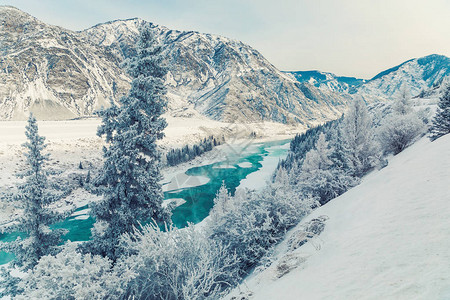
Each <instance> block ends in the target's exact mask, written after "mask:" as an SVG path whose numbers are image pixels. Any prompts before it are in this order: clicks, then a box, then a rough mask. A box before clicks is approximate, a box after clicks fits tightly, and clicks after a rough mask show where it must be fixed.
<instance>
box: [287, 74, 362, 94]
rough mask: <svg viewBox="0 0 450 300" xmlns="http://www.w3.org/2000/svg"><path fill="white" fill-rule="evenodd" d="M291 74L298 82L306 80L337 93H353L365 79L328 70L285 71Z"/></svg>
mask: <svg viewBox="0 0 450 300" xmlns="http://www.w3.org/2000/svg"><path fill="white" fill-rule="evenodd" d="M286 73H288V74H292V76H294V77H295V79H297V81H298V82H308V83H310V84H312V85H314V86H316V87H319V88H327V89H330V90H332V91H335V92H339V93H349V94H353V93H355V92H356V87H358V86H360V85H361V84H363V83H364V82H366V80H364V79H359V78H355V77H346V76H337V75H335V74H333V73H329V72H321V71H317V70H314V71H296V72H286Z"/></svg>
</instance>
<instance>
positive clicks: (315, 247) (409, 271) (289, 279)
mask: <svg viewBox="0 0 450 300" xmlns="http://www.w3.org/2000/svg"><path fill="white" fill-rule="evenodd" d="M319 216H327V217H328V218H329V219H328V220H327V221H325V229H324V231H323V232H322V234H320V235H319V236H317V237H314V238H312V239H310V240H309V241H308V242H307V243H306V244H304V245H303V246H301V247H300V248H297V249H296V250H289V249H290V248H289V246H288V241H289V240H290V239H291V238H292V237H293V236H295V233H296V232H297V233H298V231H299V229H300V228H302V227H301V226H302V225H304V224H305V223H306V222H308V221H311V220H312V219H314V218H317V217H319ZM449 225H450V135H447V136H444V137H442V138H440V139H438V140H436V141H435V142H432V143H431V142H430V141H429V140H428V139H427V138H423V139H421V140H420V141H419V142H417V143H416V144H415V145H413V146H411V147H410V148H408V149H406V150H404V151H403V152H402V153H400V154H399V155H397V156H395V157H393V158H391V159H390V161H389V165H388V166H387V167H386V168H384V169H382V170H380V171H375V172H373V173H371V174H369V175H368V176H366V177H365V178H364V179H363V181H362V183H361V184H360V185H359V186H357V187H355V188H353V189H351V190H350V191H348V192H347V193H345V194H343V195H342V196H340V197H338V198H336V199H334V200H332V201H331V202H329V203H328V204H326V205H324V206H323V207H320V208H318V209H316V210H315V211H314V212H313V213H312V214H311V215H309V216H308V217H307V218H305V219H304V220H303V221H302V222H301V223H300V224H299V225H298V226H297V227H295V228H294V229H293V230H291V231H290V232H289V233H288V234H287V236H286V238H285V240H284V241H283V242H282V243H280V245H278V246H277V247H276V249H275V251H274V254H273V257H272V261H273V263H272V264H271V265H270V267H268V268H266V269H265V270H263V271H260V272H254V273H253V274H251V275H250V276H249V277H248V278H247V279H246V280H245V282H244V283H243V284H241V286H240V287H239V288H237V289H235V291H233V292H232V293H231V294H230V295H229V296H227V297H226V298H228V299H230V298H231V297H232V296H237V295H239V293H240V295H243V294H245V295H246V296H248V297H249V299H286V300H288V299H450V268H449V266H450V251H449V250H448V249H449V248H450V230H449V227H450V226H449ZM283 263H284V264H285V265H286V264H287V265H290V268H291V269H292V270H290V271H289V272H288V273H287V274H286V275H284V276H280V266H281V264H283ZM237 299H240V297H238V298H237Z"/></svg>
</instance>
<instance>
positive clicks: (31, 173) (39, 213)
mask: <svg viewBox="0 0 450 300" xmlns="http://www.w3.org/2000/svg"><path fill="white" fill-rule="evenodd" d="M25 134H26V136H27V139H28V140H27V142H26V143H24V144H23V146H24V147H25V148H26V152H25V157H26V166H25V170H24V171H23V172H20V173H18V174H17V177H19V178H22V179H23V181H22V182H21V183H19V184H18V186H17V190H18V191H17V193H16V194H14V195H12V196H11V198H12V200H13V201H14V202H15V203H16V205H17V206H18V207H19V208H22V209H23V214H22V216H21V217H20V218H19V219H18V220H16V222H14V225H12V226H11V227H8V228H7V231H9V232H24V233H26V235H27V237H26V238H24V239H21V238H18V239H17V240H16V241H14V242H11V243H1V245H0V249H1V250H3V251H6V252H13V253H14V254H15V256H16V259H15V260H14V261H13V264H14V265H15V266H17V267H19V268H21V269H22V270H28V269H30V268H32V267H34V266H35V265H36V264H37V263H38V261H39V259H40V258H41V257H42V256H44V255H48V254H52V255H54V254H56V253H57V252H58V247H57V246H58V244H60V243H61V235H62V234H64V232H65V230H61V229H60V230H50V228H49V225H50V224H53V223H55V222H57V221H59V220H61V219H62V218H64V216H65V215H64V214H60V213H56V212H55V211H54V210H52V209H50V208H49V205H51V204H52V203H54V202H55V201H57V200H58V199H60V198H61V196H62V193H60V192H58V191H56V190H54V189H52V188H51V186H50V184H49V182H48V178H47V177H48V176H47V175H48V174H47V172H46V171H45V163H46V161H48V159H49V154H43V153H42V151H43V150H44V149H45V147H46V146H47V145H46V144H45V143H44V141H45V138H44V137H42V136H39V134H38V126H37V122H36V118H34V117H33V115H32V114H30V117H29V118H28V125H27V126H26V131H25Z"/></svg>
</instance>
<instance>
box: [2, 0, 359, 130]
mask: <svg viewBox="0 0 450 300" xmlns="http://www.w3.org/2000/svg"><path fill="white" fill-rule="evenodd" d="M0 22H1V24H0V33H1V35H0V41H1V44H0V51H1V53H2V54H3V57H2V59H1V62H0V65H1V68H0V70H1V73H0V119H23V118H24V117H25V116H26V115H27V113H28V111H30V110H31V111H33V112H34V113H35V114H36V115H37V116H38V118H41V119H65V118H73V117H77V116H88V115H92V113H93V112H94V111H95V110H96V109H98V108H99V107H100V106H102V105H107V104H108V101H109V98H112V99H114V100H116V101H117V100H118V99H119V97H120V96H121V95H123V94H124V93H125V92H126V91H127V88H128V86H129V81H130V79H129V77H128V76H127V75H126V74H125V72H124V70H123V69H122V68H121V67H120V65H121V62H122V61H123V59H124V58H126V57H128V56H130V55H133V53H134V48H133V47H134V46H135V44H136V43H135V42H136V39H137V36H138V30H139V27H140V26H142V25H143V24H144V23H146V21H143V20H140V19H130V20H119V21H112V22H108V23H105V24H99V25H96V26H94V27H92V28H89V29H87V30H85V31H81V32H74V31H70V30H66V29H64V28H61V27H58V26H51V25H47V24H44V23H43V22H41V21H39V20H37V19H36V18H34V17H32V16H30V15H28V14H26V13H24V12H22V11H20V10H18V9H16V8H13V7H8V6H1V7H0ZM151 26H152V28H153V29H154V31H155V33H156V34H157V37H158V39H159V40H160V41H161V42H162V43H163V44H164V46H165V51H166V57H167V61H166V63H167V66H168V69H169V73H168V78H167V83H168V85H169V88H168V91H169V113H170V114H172V115H175V116H195V115H203V116H206V117H209V118H212V119H215V120H221V121H238V122H252V121H261V120H270V121H276V122H281V123H294V122H300V123H305V124H315V123H319V122H323V121H325V120H328V119H331V118H334V117H336V116H338V115H339V114H340V113H341V112H342V111H343V110H344V109H345V107H346V104H347V102H348V101H349V100H350V97H348V96H341V95H339V94H338V93H335V92H333V91H330V90H323V89H318V88H316V87H315V86H313V85H311V84H308V83H299V82H297V81H296V80H295V79H294V78H292V77H291V76H288V75H286V74H284V73H282V72H280V71H279V70H277V69H276V68H275V67H274V66H273V65H272V64H270V63H269V62H268V61H267V60H266V59H265V58H264V57H263V56H262V55H261V54H260V53H259V52H258V51H256V50H255V49H253V48H251V47H250V46H248V45H245V44H244V43H242V42H239V41H235V40H232V39H228V38H225V37H221V36H216V35H211V34H202V33H198V32H184V31H176V30H170V29H168V28H166V27H163V26H158V25H154V24H151Z"/></svg>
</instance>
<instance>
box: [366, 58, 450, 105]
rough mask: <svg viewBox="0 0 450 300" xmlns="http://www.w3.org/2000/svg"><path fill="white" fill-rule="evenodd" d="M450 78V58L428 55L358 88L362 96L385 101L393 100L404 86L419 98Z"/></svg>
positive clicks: (386, 72) (377, 76) (380, 74)
mask: <svg viewBox="0 0 450 300" xmlns="http://www.w3.org/2000/svg"><path fill="white" fill-rule="evenodd" d="M448 76H450V58H448V57H446V56H443V55H437V54H433V55H428V56H425V57H421V58H415V59H411V60H408V61H406V62H404V63H402V64H400V65H398V66H396V67H393V68H391V69H388V70H386V71H383V72H381V73H379V74H378V75H376V76H375V77H373V78H372V79H370V80H369V81H368V82H366V83H365V84H363V85H361V86H360V87H359V88H358V93H359V94H361V95H370V96H375V97H381V98H385V99H389V98H392V97H393V96H395V94H396V93H397V92H398V91H399V90H400V87H401V86H402V85H403V84H406V86H408V87H409V88H410V89H411V95H412V96H417V95H419V94H420V93H421V92H422V91H426V90H428V89H430V88H432V87H433V86H436V85H439V84H440V82H441V81H442V80H443V79H444V78H446V77H448Z"/></svg>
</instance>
